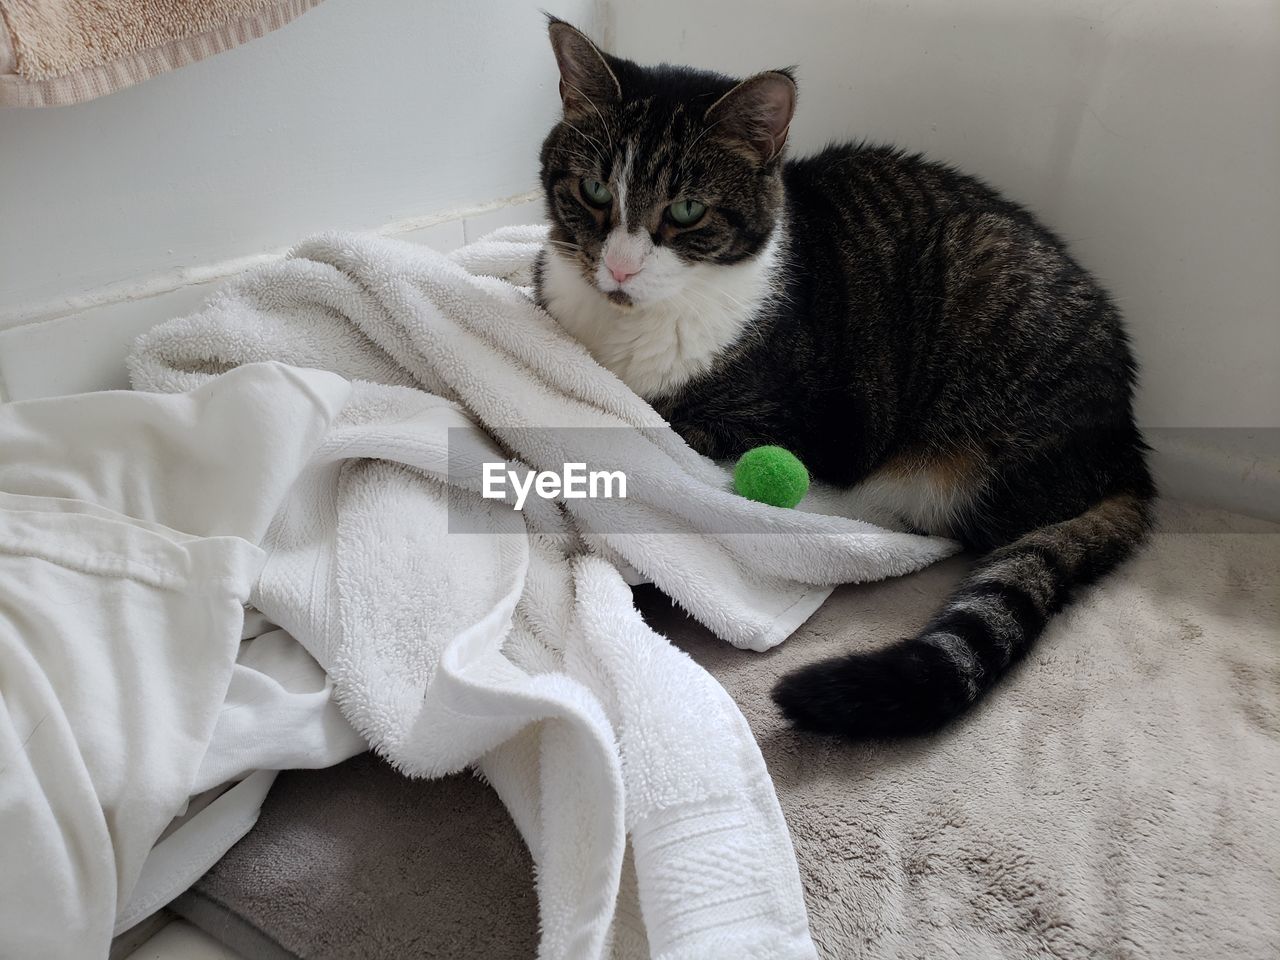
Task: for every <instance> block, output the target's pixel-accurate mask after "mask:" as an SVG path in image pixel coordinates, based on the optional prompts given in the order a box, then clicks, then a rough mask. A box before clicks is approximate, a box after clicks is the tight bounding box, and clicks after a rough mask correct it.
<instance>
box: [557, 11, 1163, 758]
mask: <svg viewBox="0 0 1280 960" xmlns="http://www.w3.org/2000/svg"><path fill="white" fill-rule="evenodd" d="M551 32H552V44H553V47H554V49H555V51H556V56H557V61H558V62H559V64H560V68H561V71H562V78H561V80H562V82H561V90H562V93H563V94H564V107H565V112H564V118H563V119H562V121H561V122H560V123H558V124H557V125H556V127H555V128H554V129H553V130H552V131H551V133H550V134H549V135H548V137H547V139H546V142H545V143H544V145H543V150H542V158H541V159H542V183H543V187H544V189H545V192H546V198H547V212H548V216H549V218H550V220H551V223H552V232H551V243H550V244H549V245H548V249H547V251H546V252H545V254H544V257H543V260H542V263H541V265H540V268H539V271H538V278H537V288H538V295H539V298H540V302H541V303H542V304H543V305H544V306H545V307H547V309H548V310H550V311H551V313H552V314H553V315H555V316H557V317H558V318H559V319H560V320H561V322H562V323H563V324H564V325H565V326H566V327H567V328H568V329H570V330H571V331H573V332H574V333H575V334H576V335H577V336H579V337H580V338H581V339H582V340H583V342H584V343H585V344H586V345H587V347H588V349H590V350H592V352H593V353H594V354H595V355H596V357H597V358H598V359H600V361H601V362H602V363H604V364H606V365H607V366H609V367H610V369H612V370H614V371H615V372H616V373H618V375H619V376H621V377H623V378H624V379H626V380H627V382H628V383H630V384H631V385H632V386H633V388H635V389H636V390H637V391H638V392H640V393H641V394H642V395H644V396H645V397H646V398H647V399H649V400H650V401H651V402H652V403H653V405H654V406H655V408H656V409H657V410H658V411H659V412H661V413H662V414H663V416H664V417H666V418H667V420H668V421H669V422H670V423H671V425H672V426H673V427H674V428H675V429H676V430H678V431H679V432H680V433H681V434H682V435H683V436H684V437H685V438H686V439H687V440H688V441H689V443H690V444H691V445H693V446H694V447H696V448H697V449H698V450H700V451H702V452H703V453H705V454H707V455H709V456H713V457H717V458H724V459H728V458H734V457H737V456H738V455H740V454H741V453H742V452H743V451H744V450H746V449H748V448H750V447H752V446H756V445H759V444H766V443H772V444H778V445H781V446H784V447H787V448H789V449H791V450H792V451H793V452H795V453H796V454H797V455H798V456H799V457H800V458H801V459H802V460H804V462H805V463H806V464H807V465H808V467H809V469H810V472H811V473H812V474H814V475H815V476H816V477H818V478H819V479H822V480H825V481H827V482H828V483H832V484H836V485H840V486H845V487H848V488H850V489H851V494H850V495H851V497H852V498H854V499H855V501H856V502H858V503H859V504H860V505H861V508H862V509H863V510H864V511H865V514H864V515H866V516H867V517H868V518H869V519H874V520H876V521H878V522H882V523H886V524H890V525H894V526H897V527H900V528H906V529H916V530H921V531H924V532H929V533H937V534H944V535H947V536H952V537H956V538H958V539H960V540H961V541H962V542H964V543H965V544H966V545H967V546H968V547H969V548H971V549H972V550H974V551H975V552H976V553H978V554H981V555H982V558H981V559H980V561H979V563H978V565H977V567H976V569H975V570H974V572H973V574H972V575H971V576H970V578H969V579H968V580H966V581H965V583H964V584H963V585H962V586H961V587H960V589H959V590H958V591H957V593H956V595H955V596H954V597H953V598H952V599H951V600H950V601H949V602H948V604H947V605H946V606H945V607H944V608H943V610H942V611H941V612H940V613H938V614H937V615H936V616H935V617H934V618H933V619H932V620H931V621H930V622H929V624H928V625H927V626H926V627H925V629H924V630H923V631H922V632H921V633H919V634H918V635H916V636H914V637H911V638H908V639H904V640H902V641H900V642H899V643H897V644H894V645H891V646H890V647H888V648H886V649H883V650H875V651H869V652H862V653H855V654H849V655H847V656H845V657H841V658H837V659H835V660H832V661H829V662H826V663H819V664H816V665H814V666H812V667H809V668H807V669H805V670H802V671H800V672H799V673H797V674H794V675H792V676H789V677H787V678H785V679H784V680H783V682H782V683H781V684H780V685H779V686H778V688H777V689H776V691H775V699H776V700H777V702H778V704H779V706H780V707H781V708H782V710H783V712H784V713H785V714H786V715H787V716H788V717H790V718H791V719H792V720H793V721H795V722H796V723H797V724H798V725H800V726H803V727H806V728H808V729H812V730H818V731H826V732H832V733H839V734H843V735H846V736H851V737H858V736H878V735H889V734H905V733H917V732H922V731H926V730H931V729H935V728H936V727H938V726H940V725H942V724H944V723H945V722H946V721H947V720H949V719H950V718H952V717H954V716H956V715H957V714H959V713H960V712H962V711H963V710H964V709H965V708H966V707H967V706H969V705H970V704H972V703H974V702H975V701H977V700H978V699H979V698H980V697H981V696H982V695H983V694H984V693H985V692H986V691H987V690H989V689H990V688H991V687H992V685H993V684H995V682H996V681H997V680H998V679H999V678H1000V677H1001V676H1002V675H1003V673H1004V672H1005V671H1006V670H1007V669H1008V667H1009V666H1010V665H1011V664H1012V663H1014V662H1015V661H1017V659H1018V658H1019V657H1021V656H1023V655H1024V654H1025V652H1026V651H1027V649H1028V648H1029V647H1030V645H1031V644H1032V643H1033V642H1034V641H1035V639H1036V638H1037V637H1038V636H1039V635H1040V634H1041V632H1042V631H1043V629H1044V626H1045V623H1046V622H1047V620H1048V619H1049V618H1050V617H1051V616H1052V615H1053V613H1054V612H1055V611H1057V610H1059V609H1060V608H1061V607H1062V605H1063V604H1064V603H1066V602H1067V600H1068V598H1069V597H1070V596H1071V594H1072V591H1073V590H1075V589H1077V588H1078V587H1080V586H1082V585H1084V584H1087V583H1090V582H1092V581H1093V580H1095V579H1097V578H1098V577H1099V576H1102V575H1103V574H1105V573H1106V571H1108V570H1110V569H1111V568H1112V567H1114V566H1115V565H1116V564H1117V563H1119V562H1120V561H1121V560H1122V559H1123V558H1124V557H1125V556H1126V555H1127V554H1128V553H1129V552H1130V551H1131V550H1132V549H1133V548H1134V547H1135V546H1136V545H1137V544H1138V543H1139V542H1141V540H1142V538H1143V536H1144V534H1145V531H1146V527H1147V515H1148V510H1149V502H1150V500H1151V498H1152V497H1153V496H1154V492H1155V491H1154V487H1153V484H1152V481H1151V477H1150V474H1149V472H1148V469H1147V465H1146V447H1145V444H1144V443H1143V440H1142V436H1141V433H1140V432H1139V430H1138V428H1137V427H1136V425H1135V423H1134V418H1133V388H1134V381H1135V378H1136V366H1135V364H1134V361H1133V357H1132V355H1131V353H1130V350H1129V345H1128V340H1127V337H1126V335H1125V333H1124V329H1123V325H1122V323H1121V319H1120V316H1119V313H1118V311H1117V310H1116V308H1115V305H1114V304H1113V303H1112V301H1111V299H1110V298H1109V297H1108V295H1107V294H1106V292H1105V291H1104V290H1103V289H1102V287H1101V286H1100V285H1099V284H1098V282H1097V281H1096V280H1095V279H1094V278H1093V277H1092V276H1090V274H1089V273H1088V272H1087V271H1086V270H1084V268H1083V267H1081V266H1080V265H1079V264H1078V263H1077V262H1076V261H1075V260H1074V259H1073V258H1072V256H1071V254H1070V253H1069V251H1068V250H1067V249H1066V246H1065V244H1064V243H1063V242H1062V241H1061V240H1060V239H1059V238H1058V237H1056V236H1055V235H1054V234H1053V233H1052V232H1051V231H1050V230H1049V229H1048V228H1046V227H1045V226H1044V225H1043V224H1041V223H1040V222H1039V221H1038V220H1037V219H1036V218H1035V217H1034V216H1033V215H1032V214H1031V213H1030V212H1029V211H1027V210H1026V209H1025V208H1023V207H1021V206H1019V205H1018V204H1016V203H1013V202H1011V201H1010V200H1008V199H1006V198H1004V197H1002V196H1000V195H999V194H998V193H997V192H995V191H994V190H992V189H991V188H990V187H988V186H987V185H986V184H984V183H982V182H980V181H978V180H976V179H974V178H972V177H969V176H966V175H964V174H961V173H959V172H957V171H955V170H953V169H951V168H949V167H947V166H945V165H942V164H938V163H933V162H930V161H928V160H926V159H924V158H923V157H920V156H913V155H910V154H907V153H904V152H903V151H900V150H896V149H893V148H890V147H878V146H867V145H862V144H835V145H832V146H830V147H828V148H826V149H825V150H823V151H820V152H819V153H817V154H814V155H812V156H809V157H805V158H802V159H798V160H787V159H785V157H784V144H785V139H786V133H787V127H788V124H789V122H790V118H791V110H792V108H793V107H794V103H795V95H794V83H793V79H792V74H791V73H790V72H789V71H785V70H783V71H770V72H768V73H765V74H760V75H758V76H757V77H755V78H751V79H748V80H745V81H736V80H734V79H732V78H729V77H723V76H720V75H717V74H712V73H706V72H702V71H697V70H691V69H688V68H683V67H671V66H665V65H664V66H662V67H656V68H646V67H641V66H639V65H637V64H635V63H632V62H630V61H627V60H623V59H620V58H617V57H612V56H610V55H608V54H606V53H603V52H601V51H600V50H598V49H597V48H596V47H595V46H594V45H592V44H591V42H590V41H589V40H588V39H587V38H586V37H584V36H583V35H582V34H580V33H578V32H577V31H575V30H573V28H571V27H569V26H568V25H567V24H563V23H561V22H559V21H553V22H552V25H551ZM584 178H589V179H591V180H599V181H600V182H601V183H607V184H609V185H610V188H611V189H612V190H613V194H614V196H615V198H616V201H615V202H614V203H612V204H610V205H608V206H604V207H602V206H599V205H592V204H591V203H589V202H587V200H586V199H585V198H584V197H583V194H582V182H583V180H584ZM688 199H696V200H699V201H702V202H704V203H705V204H706V205H707V213H706V215H705V216H704V217H703V218H702V220H701V221H699V222H698V223H696V224H694V225H692V226H688V227H680V226H678V225H673V223H672V222H671V218H670V215H669V206H668V205H669V204H671V203H673V202H674V201H676V200H688ZM619 208H622V209H619ZM618 231H622V233H621V234H619V233H618ZM611 238H612V239H611ZM620 238H621V239H620ZM623 239H625V249H626V250H627V251H629V253H630V254H634V255H635V257H636V258H639V257H641V256H642V255H643V257H645V258H648V259H646V260H645V261H644V262H645V267H644V270H643V271H642V272H641V273H639V274H638V275H637V276H636V277H634V278H632V279H628V280H627V281H626V282H625V283H622V282H614V280H612V279H610V277H609V276H608V271H607V270H604V269H603V268H602V266H601V262H602V258H603V252H604V251H605V250H606V248H607V247H608V245H609V244H610V243H613V244H614V245H615V246H614V247H613V248H612V249H623V247H622V246H619V244H622V242H623ZM637 262H638V260H637ZM645 271H647V272H645ZM744 279H750V280H751V282H750V283H749V284H744V283H743V281H744ZM744 291H745V292H744ZM735 308H736V310H737V312H736V313H735V312H734V309H735Z"/></svg>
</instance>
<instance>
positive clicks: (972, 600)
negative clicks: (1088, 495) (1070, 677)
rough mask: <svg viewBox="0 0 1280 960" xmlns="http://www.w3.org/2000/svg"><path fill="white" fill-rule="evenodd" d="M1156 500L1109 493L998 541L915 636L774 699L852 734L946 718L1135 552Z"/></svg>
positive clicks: (832, 664) (921, 729)
mask: <svg viewBox="0 0 1280 960" xmlns="http://www.w3.org/2000/svg"><path fill="white" fill-rule="evenodd" d="M1150 505H1151V504H1150V500H1148V499H1145V498H1142V497H1137V496H1131V495H1127V494H1126V495H1120V496H1114V497H1110V498H1108V499H1106V500H1103V501H1102V502H1100V503H1098V504H1097V505H1096V506H1094V507H1092V508H1091V509H1089V510H1086V511H1085V512H1084V513H1082V514H1080V515H1079V516H1077V517H1073V518H1072V519H1070V520H1064V521H1062V522H1061V523H1055V524H1052V525H1050V526H1047V527H1041V528H1039V529H1037V530H1033V531H1031V532H1030V533H1028V534H1026V535H1025V536H1023V537H1021V538H1020V539H1018V540H1014V541H1013V542H1012V543H1009V544H1007V545H1005V546H1002V547H999V548H997V549H995V550H993V551H991V552H990V553H988V554H987V555H985V556H984V557H982V559H981V560H979V561H978V564H977V566H976V567H975V568H974V570H973V571H972V573H971V574H970V575H969V576H968V578H966V579H965V581H964V582H963V583H962V584H961V585H960V587H959V589H958V590H957V591H956V592H955V594H954V595H953V596H952V597H951V598H950V599H949V600H948V601H947V605H946V606H945V607H943V609H942V610H941V612H939V613H938V615H937V616H935V617H934V618H933V620H931V621H930V622H929V624H928V625H927V626H926V627H925V628H924V630H923V631H921V632H920V633H919V634H918V635H917V636H915V637H913V638H910V639H906V640H899V641H898V642H896V643H893V644H890V645H889V646H887V647H884V648H882V649H879V650H870V651H867V652H861V653H854V654H849V655H847V656H843V657H837V658H835V659H832V660H824V661H821V662H819V663H815V664H812V665H810V666H807V667H804V668H802V669H800V670H797V671H795V672H794V673H790V674H788V675H787V676H785V677H783V678H782V680H781V681H780V682H779V683H778V685H777V686H776V687H775V688H774V691H773V699H774V701H775V702H776V703H777V704H778V706H779V707H780V708H781V709H782V712H783V714H784V715H785V716H786V717H787V719H789V720H790V721H791V722H792V723H794V724H795V725H796V726H797V727H800V728H801V729H805V730H812V731H815V732H819V733H834V734H840V735H842V736H846V737H851V738H854V739H862V738H868V737H885V736H899V735H908V734H920V733H927V732H929V731H931V730H935V729H937V728H938V727H941V726H942V725H943V724H945V723H946V722H947V721H949V720H951V719H952V718H953V717H955V716H957V715H958V714H960V713H961V712H962V711H964V710H965V709H966V708H967V707H969V705H970V704H972V703H974V702H975V701H976V700H978V698H979V697H981V696H982V695H983V694H984V693H986V691H987V690H989V689H990V688H991V687H992V686H993V685H994V684H995V682H996V681H997V680H999V678H1000V676H1001V675H1002V674H1003V673H1004V672H1005V670H1007V669H1008V667H1009V666H1010V664H1012V663H1014V662H1015V661H1017V660H1018V659H1019V658H1020V657H1022V656H1023V655H1024V654H1025V653H1026V652H1027V650H1028V649H1030V647H1031V644H1032V643H1034V642H1035V639H1036V638H1037V637H1038V636H1039V635H1040V634H1041V632H1042V631H1043V630H1044V627H1045V624H1046V623H1047V622H1048V620H1049V618H1050V617H1051V616H1052V615H1053V614H1054V613H1056V612H1057V611H1058V610H1060V609H1061V608H1062V606H1063V605H1064V604H1065V603H1066V602H1067V600H1068V599H1069V598H1070V596H1071V592H1072V590H1073V589H1075V588H1076V587H1079V586H1082V585H1084V584H1088V583H1091V582H1092V581H1094V580H1096V579H1097V578H1099V577H1101V576H1102V575H1103V574H1105V573H1107V572H1108V571H1109V570H1111V569H1112V568H1113V567H1115V566H1116V565H1117V564H1119V563H1120V561H1122V560H1123V559H1124V558H1125V557H1127V556H1128V555H1129V554H1130V553H1131V552H1132V550H1133V549H1134V547H1135V546H1137V544H1138V543H1140V542H1141V541H1142V539H1143V537H1144V536H1145V534H1146V532H1147V529H1148V527H1149V526H1150Z"/></svg>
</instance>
